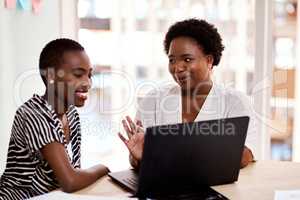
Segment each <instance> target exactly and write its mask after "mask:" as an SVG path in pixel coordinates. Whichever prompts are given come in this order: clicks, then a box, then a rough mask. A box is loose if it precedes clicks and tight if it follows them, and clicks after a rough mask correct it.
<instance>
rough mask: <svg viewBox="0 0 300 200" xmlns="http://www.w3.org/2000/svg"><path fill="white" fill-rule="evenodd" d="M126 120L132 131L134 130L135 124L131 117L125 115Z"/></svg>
mask: <svg viewBox="0 0 300 200" xmlns="http://www.w3.org/2000/svg"><path fill="white" fill-rule="evenodd" d="M126 120H127V122H128V124H129V126H130V128H131V131H132V133H135V132H136V125H135V123H134V122H133V121H132V119H131V118H130V117H129V116H126Z"/></svg>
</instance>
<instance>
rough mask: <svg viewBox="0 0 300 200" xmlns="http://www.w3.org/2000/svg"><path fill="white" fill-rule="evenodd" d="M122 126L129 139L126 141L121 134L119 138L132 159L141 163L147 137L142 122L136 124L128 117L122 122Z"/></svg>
mask: <svg viewBox="0 0 300 200" xmlns="http://www.w3.org/2000/svg"><path fill="white" fill-rule="evenodd" d="M122 124H123V127H124V129H125V131H126V133H127V136H128V139H126V138H125V137H124V136H123V135H122V134H121V133H119V137H120V139H121V140H122V141H123V142H124V144H125V145H126V146H127V148H128V150H129V152H130V154H131V156H132V158H133V159H134V160H136V161H137V162H139V161H140V160H141V159H142V154H143V148H144V136H145V134H144V128H143V126H142V123H141V121H137V123H134V122H133V121H132V119H131V118H130V117H129V116H126V120H122Z"/></svg>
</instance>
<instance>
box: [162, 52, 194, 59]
mask: <svg viewBox="0 0 300 200" xmlns="http://www.w3.org/2000/svg"><path fill="white" fill-rule="evenodd" d="M188 56H193V55H192V54H190V53H185V54H182V55H180V57H188ZM168 57H169V58H171V57H175V56H174V55H173V54H171V55H168Z"/></svg>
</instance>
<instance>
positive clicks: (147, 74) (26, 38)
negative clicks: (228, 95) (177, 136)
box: [0, 0, 300, 173]
mask: <svg viewBox="0 0 300 200" xmlns="http://www.w3.org/2000/svg"><path fill="white" fill-rule="evenodd" d="M41 2H42V3H41V10H40V11H39V12H38V13H32V12H31V11H29V10H27V11H26V10H18V9H8V8H5V6H4V0H0V92H1V98H0V111H1V112H0V113H1V114H0V116H1V118H0V119H1V120H0V173H1V172H2V170H4V165H5V160H6V153H7V146H8V141H9V135H10V128H11V124H12V121H13V116H14V112H15V110H16V108H17V107H18V106H19V105H21V104H22V102H24V101H26V100H27V99H28V98H30V97H31V96H32V94H33V93H40V94H42V93H43V91H44V87H43V84H42V81H41V80H40V78H39V74H38V57H39V53H40V51H41V49H42V47H43V46H44V45H45V44H46V43H47V42H48V41H50V40H52V39H55V38H58V37H69V38H73V39H76V40H78V41H79V42H80V43H81V44H83V46H84V47H85V48H86V51H87V53H88V54H89V56H90V58H91V61H92V63H93V66H94V74H93V78H92V80H93V88H92V89H91V91H90V93H89V101H88V103H87V105H86V107H85V108H82V109H80V112H81V121H82V134H83V144H82V145H83V146H82V164H83V167H88V166H91V165H93V164H96V163H99V162H102V163H105V164H107V165H109V166H110V167H111V168H112V169H113V170H114V169H115V170H117V169H122V168H126V167H128V166H129V164H128V152H127V149H126V148H125V146H124V145H123V144H122V143H121V142H120V140H119V139H118V137H117V133H118V132H119V131H121V130H122V128H121V124H120V121H121V119H122V117H124V116H125V115H131V116H134V113H135V108H136V107H135V106H136V102H137V101H138V100H139V99H140V98H142V97H143V96H144V95H145V93H147V91H149V90H150V89H151V88H153V87H155V86H157V85H159V84H166V83H170V82H172V79H171V76H170V75H169V73H168V59H167V57H166V55H165V53H164V51H163V39H164V35H165V33H166V31H167V29H168V27H169V26H170V25H171V24H172V23H174V22H176V21H178V20H182V19H186V18H191V17H196V18H202V19H205V20H207V21H209V22H211V23H213V24H215V26H216V27H217V28H218V30H219V32H220V33H221V36H222V38H223V42H224V45H225V51H224V54H223V57H222V60H221V63H220V65H219V66H218V67H216V68H215V69H214V80H215V81H216V82H217V83H219V84H223V85H225V86H228V87H233V88H236V89H237V90H240V91H243V92H245V93H247V95H249V96H250V97H251V100H252V103H253V105H254V107H255V111H256V113H257V118H258V120H259V124H258V127H257V128H258V131H259V144H258V147H257V148H258V150H259V159H274V160H293V161H300V127H299V123H300V120H299V116H300V115H299V112H300V109H299V107H300V89H299V87H297V86H298V85H299V81H298V80H299V78H300V76H299V73H300V72H299V69H297V68H299V56H300V54H299V52H298V51H297V50H298V49H299V48H297V47H298V46H299V44H300V43H299V40H298V39H299V38H300V37H298V35H299V30H300V24H299V22H300V20H299V19H298V18H299V17H298V14H297V13H298V1H297V0H63V1H62V0H43V1H41ZM297 84H298V85H297ZM162 150H163V149H162Z"/></svg>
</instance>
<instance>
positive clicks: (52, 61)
mask: <svg viewBox="0 0 300 200" xmlns="http://www.w3.org/2000/svg"><path fill="white" fill-rule="evenodd" d="M68 51H84V48H83V46H81V44H79V43H78V42H76V41H74V40H71V39H68V38H59V39H55V40H52V41H50V42H49V43H48V44H46V46H45V47H44V48H43V50H42V52H41V54H40V59H39V69H40V74H41V77H42V80H43V82H44V83H45V84H46V77H45V70H46V69H47V68H51V67H56V66H58V65H60V64H61V63H62V62H63V55H64V53H65V52H68Z"/></svg>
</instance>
